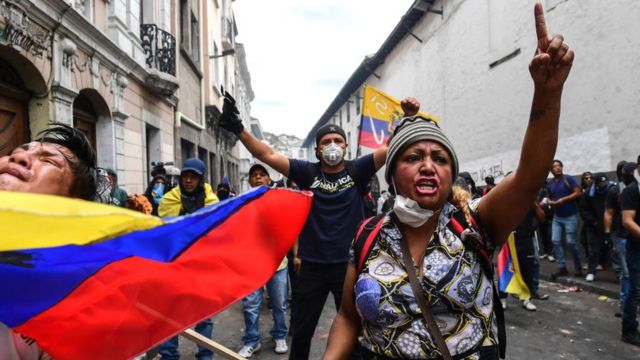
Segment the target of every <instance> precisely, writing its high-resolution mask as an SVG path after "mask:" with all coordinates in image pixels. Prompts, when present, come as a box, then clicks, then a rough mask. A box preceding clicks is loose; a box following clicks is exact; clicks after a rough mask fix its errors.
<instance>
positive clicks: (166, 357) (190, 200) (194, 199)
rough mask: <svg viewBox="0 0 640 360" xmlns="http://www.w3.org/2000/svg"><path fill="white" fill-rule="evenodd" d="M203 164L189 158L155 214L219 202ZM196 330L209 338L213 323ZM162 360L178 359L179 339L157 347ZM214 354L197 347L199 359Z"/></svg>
mask: <svg viewBox="0 0 640 360" xmlns="http://www.w3.org/2000/svg"><path fill="white" fill-rule="evenodd" d="M204 171H205V168H204V162H202V160H200V159H197V158H190V159H187V160H186V161H185V162H184V165H183V166H182V170H181V171H180V184H179V186H176V187H175V188H173V189H172V190H171V191H169V192H168V193H167V194H166V195H164V196H163V197H162V200H160V205H159V206H158V215H160V216H161V217H166V216H180V215H187V214H191V213H193V212H195V211H197V210H199V209H202V208H203V207H205V206H209V205H212V204H215V203H217V202H218V197H217V196H216V194H214V193H213V190H212V189H211V185H209V184H208V183H205V182H204ZM196 331H197V332H198V333H200V334H201V335H203V336H205V337H207V338H211V334H212V332H213V322H212V321H211V319H206V320H204V321H202V322H200V323H198V324H197V325H196ZM160 354H161V355H162V360H177V359H179V358H180V353H179V352H178V336H177V335H176V336H174V337H172V338H171V339H169V340H167V341H165V342H164V343H163V344H162V345H160ZM212 355H213V353H212V352H211V350H209V349H205V348H203V347H200V346H198V352H197V353H196V358H197V359H199V360H211V358H212Z"/></svg>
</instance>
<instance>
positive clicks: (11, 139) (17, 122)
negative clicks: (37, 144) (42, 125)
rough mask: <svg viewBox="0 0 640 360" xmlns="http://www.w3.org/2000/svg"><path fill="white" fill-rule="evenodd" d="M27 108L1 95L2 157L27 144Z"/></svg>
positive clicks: (0, 142) (0, 128)
mask: <svg viewBox="0 0 640 360" xmlns="http://www.w3.org/2000/svg"><path fill="white" fill-rule="evenodd" d="M26 119H27V116H26V107H25V105H24V103H23V102H21V101H18V100H14V99H11V98H8V97H6V96H3V95H2V93H0V156H3V155H6V154H8V153H10V152H11V151H12V150H13V149H14V148H15V147H17V146H18V145H22V144H24V143H25V142H27V140H28V139H27V125H26Z"/></svg>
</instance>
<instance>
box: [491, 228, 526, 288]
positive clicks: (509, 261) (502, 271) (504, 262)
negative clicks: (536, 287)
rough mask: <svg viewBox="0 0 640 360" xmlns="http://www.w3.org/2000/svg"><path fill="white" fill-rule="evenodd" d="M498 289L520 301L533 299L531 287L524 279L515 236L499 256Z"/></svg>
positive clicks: (503, 246) (512, 235) (511, 236)
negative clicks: (513, 295)
mask: <svg viewBox="0 0 640 360" xmlns="http://www.w3.org/2000/svg"><path fill="white" fill-rule="evenodd" d="M498 276H499V277H498V289H500V291H502V292H506V293H510V294H515V295H516V296H518V298H519V299H520V300H528V299H530V298H531V292H530V291H529V287H528V286H527V284H526V283H525V282H524V280H523V279H522V273H521V272H520V264H518V254H517V251H516V242H515V236H514V234H513V233H511V234H510V235H509V239H508V240H507V242H506V243H505V244H504V245H502V249H500V253H499V254H498Z"/></svg>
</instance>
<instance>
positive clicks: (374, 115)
mask: <svg viewBox="0 0 640 360" xmlns="http://www.w3.org/2000/svg"><path fill="white" fill-rule="evenodd" d="M403 114H404V112H403V111H402V107H401V106H400V100H398V99H396V98H394V97H392V96H390V95H387V94H385V93H384V92H382V91H380V90H378V89H376V88H373V87H371V86H368V85H365V86H364V96H363V98H362V116H361V123H360V141H359V145H360V146H364V147H368V148H371V149H377V148H379V147H381V146H382V145H384V144H386V143H387V141H388V140H389V136H391V133H392V132H393V129H394V128H395V126H396V125H397V122H398V121H399V120H400V119H402V116H403ZM418 115H420V116H422V117H424V118H429V119H433V120H434V121H435V122H437V123H440V120H439V119H438V118H436V117H435V116H433V115H431V114H428V113H425V112H419V113H418Z"/></svg>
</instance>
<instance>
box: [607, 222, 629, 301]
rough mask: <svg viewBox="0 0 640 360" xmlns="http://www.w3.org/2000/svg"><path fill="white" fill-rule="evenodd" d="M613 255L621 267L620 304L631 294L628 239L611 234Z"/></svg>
mask: <svg viewBox="0 0 640 360" xmlns="http://www.w3.org/2000/svg"><path fill="white" fill-rule="evenodd" d="M611 241H612V242H613V257H614V259H616V262H617V263H618V267H619V268H620V304H622V305H623V306H624V302H625V301H626V300H627V297H628V296H629V268H628V267H627V239H625V238H622V237H619V236H617V235H616V234H611Z"/></svg>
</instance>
